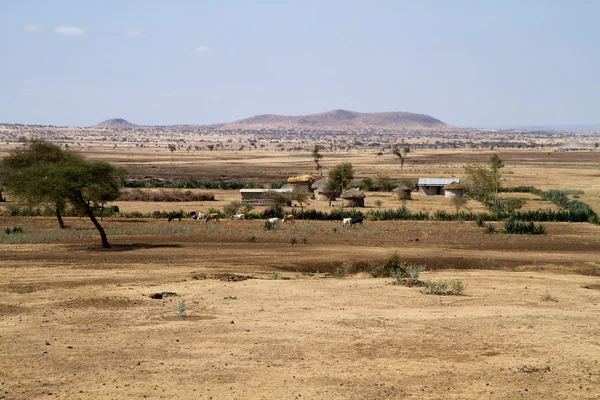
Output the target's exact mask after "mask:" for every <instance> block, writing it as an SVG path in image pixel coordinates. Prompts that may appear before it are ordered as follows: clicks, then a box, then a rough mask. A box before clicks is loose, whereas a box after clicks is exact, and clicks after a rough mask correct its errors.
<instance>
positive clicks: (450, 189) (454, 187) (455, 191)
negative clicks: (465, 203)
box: [442, 182, 465, 197]
mask: <svg viewBox="0 0 600 400" xmlns="http://www.w3.org/2000/svg"><path fill="white" fill-rule="evenodd" d="M442 189H444V197H460V196H463V195H464V194H465V187H464V186H463V185H461V184H460V183H458V182H452V183H449V184H447V185H446V186H444V187H443V188H442Z"/></svg>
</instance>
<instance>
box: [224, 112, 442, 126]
mask: <svg viewBox="0 0 600 400" xmlns="http://www.w3.org/2000/svg"><path fill="white" fill-rule="evenodd" d="M218 127H219V128H220V129H260V128H267V129H276V128H304V129H314V130H323V129H328V130H342V129H368V128H375V129H407V128H411V129H439V128H449V127H450V126H449V125H447V124H445V123H443V122H442V121H440V120H438V119H435V118H433V117H430V116H429V115H424V114H414V113H408V112H378V113H359V112H355V111H348V110H334V111H328V112H324V113H320V114H310V115H301V116H285V115H273V114H265V115H257V116H255V117H251V118H246V119H241V120H238V121H234V122H228V123H225V124H221V125H219V126H218Z"/></svg>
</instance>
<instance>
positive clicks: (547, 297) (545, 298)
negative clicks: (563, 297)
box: [542, 292, 558, 303]
mask: <svg viewBox="0 0 600 400" xmlns="http://www.w3.org/2000/svg"><path fill="white" fill-rule="evenodd" d="M542 301H554V302H556V303H558V299H557V298H556V297H554V296H552V295H551V294H550V293H548V292H546V293H545V294H544V295H543V296H542Z"/></svg>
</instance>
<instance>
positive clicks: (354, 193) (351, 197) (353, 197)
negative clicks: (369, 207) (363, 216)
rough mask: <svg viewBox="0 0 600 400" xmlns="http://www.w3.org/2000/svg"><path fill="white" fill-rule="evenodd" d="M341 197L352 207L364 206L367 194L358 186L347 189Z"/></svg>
mask: <svg viewBox="0 0 600 400" xmlns="http://www.w3.org/2000/svg"><path fill="white" fill-rule="evenodd" d="M340 197H341V198H342V199H344V200H346V201H348V205H349V206H350V207H364V206H365V197H367V196H366V195H365V194H364V193H363V192H361V191H360V190H358V189H357V188H352V189H349V190H346V191H345V192H344V193H342V194H341V196H340Z"/></svg>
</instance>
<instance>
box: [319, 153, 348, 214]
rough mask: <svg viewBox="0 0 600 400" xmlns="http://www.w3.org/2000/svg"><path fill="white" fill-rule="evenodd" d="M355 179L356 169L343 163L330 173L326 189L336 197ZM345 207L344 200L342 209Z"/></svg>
mask: <svg viewBox="0 0 600 400" xmlns="http://www.w3.org/2000/svg"><path fill="white" fill-rule="evenodd" d="M352 179H354V169H353V167H352V164H351V163H341V164H338V165H336V166H335V167H333V169H331V171H329V177H328V179H327V186H326V187H325V191H326V192H327V193H333V195H334V196H335V195H336V194H337V193H342V192H343V191H344V190H345V189H346V188H347V187H348V185H350V182H352ZM343 207H344V202H343V200H342V208H343Z"/></svg>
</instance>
